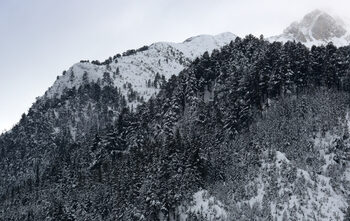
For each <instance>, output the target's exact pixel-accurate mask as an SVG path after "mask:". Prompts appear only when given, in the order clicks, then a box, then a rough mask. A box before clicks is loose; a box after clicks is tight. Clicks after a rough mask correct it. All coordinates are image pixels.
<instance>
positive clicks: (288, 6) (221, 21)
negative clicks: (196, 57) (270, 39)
mask: <svg viewBox="0 0 350 221" xmlns="http://www.w3.org/2000/svg"><path fill="white" fill-rule="evenodd" d="M349 6H350V2H349V1H346V0H332V1H329V0H327V1H325V0H293V1H290V0H289V1H287V0H241V1H238V0H215V1H214V0H138V1H136V0H0V132H1V131H3V130H4V129H10V128H11V127H12V126H13V125H14V124H15V123H16V122H17V121H18V120H19V119H20V116H21V114H22V113H24V112H26V111H27V110H28V108H29V107H30V106H31V104H32V103H33V102H34V101H35V98H36V97H38V96H41V95H43V94H44V92H45V91H46V90H47V88H48V87H49V86H51V85H52V83H53V82H54V81H55V79H56V76H57V75H60V74H61V73H62V71H63V70H66V69H68V68H69V67H70V66H71V65H72V64H74V63H76V62H78V61H80V60H82V59H89V60H94V59H98V60H102V61H103V60H104V59H106V58H107V57H109V56H113V55H115V54H116V53H121V52H123V51H125V50H127V49H132V48H138V47H140V46H143V45H149V44H151V43H153V42H157V41H174V42H181V41H183V40H185V39H186V38H188V37H191V36H194V35H198V34H219V33H222V32H226V31H229V32H232V33H234V34H237V35H239V36H244V35H246V34H249V33H252V34H255V35H257V36H258V35H260V34H264V35H265V36H271V35H277V34H280V33H281V32H282V31H283V29H284V28H286V27H287V26H288V25H289V24H290V23H291V22H293V21H295V20H299V19H301V18H302V17H303V15H305V14H306V13H308V12H310V11H312V10H314V9H317V8H318V9H322V10H326V11H328V12H330V13H331V14H336V15H338V16H340V17H343V18H345V19H347V17H346V15H347V14H348V13H349V11H350V7H349Z"/></svg>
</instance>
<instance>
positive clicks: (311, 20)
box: [268, 10, 350, 47]
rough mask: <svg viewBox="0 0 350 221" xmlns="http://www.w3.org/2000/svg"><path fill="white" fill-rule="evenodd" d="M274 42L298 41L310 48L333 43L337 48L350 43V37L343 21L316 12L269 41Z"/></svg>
mask: <svg viewBox="0 0 350 221" xmlns="http://www.w3.org/2000/svg"><path fill="white" fill-rule="evenodd" d="M268 40H269V41H270V42H273V41H281V42H287V41H294V40H295V41H297V42H301V43H303V44H305V45H306V46H308V47H311V46H312V45H323V44H327V43H328V42H333V43H334V45H336V46H345V45H348V44H349V43H350V35H349V32H348V30H347V28H346V25H345V23H344V22H343V21H341V20H339V19H335V18H333V17H332V16H330V15H329V14H327V13H326V12H323V11H321V10H315V11H312V12H311V13H309V14H307V15H305V16H304V18H303V19H302V20H301V21H298V22H293V23H292V24H291V25H290V26H289V27H287V28H286V29H285V30H284V32H283V34H281V35H278V36H273V37H270V38H269V39H268Z"/></svg>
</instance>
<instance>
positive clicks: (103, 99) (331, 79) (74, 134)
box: [0, 35, 350, 220]
mask: <svg viewBox="0 0 350 221" xmlns="http://www.w3.org/2000/svg"><path fill="white" fill-rule="evenodd" d="M146 49H147V48H141V49H139V50H146ZM129 53H136V52H135V51H132V52H129ZM123 56H127V55H124V54H123ZM349 56H350V47H343V48H336V47H335V46H334V45H332V44H328V45H327V46H320V47H312V48H311V49H308V48H306V47H305V46H304V45H302V44H300V43H295V42H287V43H286V44H281V43H278V42H274V43H269V42H267V41H264V40H263V39H262V38H260V39H258V38H255V37H254V36H251V35H249V36H247V37H246V38H244V39H240V38H237V39H236V40H235V41H234V42H231V43H230V44H229V45H227V46H224V47H223V48H222V49H221V50H220V51H219V50H214V51H213V52H212V53H211V54H209V53H208V52H206V53H204V54H203V56H201V57H200V58H198V59H196V60H195V61H194V62H193V63H192V64H191V66H190V67H189V68H188V69H186V70H184V71H182V72H181V73H180V75H179V76H173V77H172V78H170V79H169V81H168V82H167V83H165V79H164V78H162V77H161V73H159V74H157V75H156V78H155V79H154V81H153V82H149V84H150V85H152V86H155V87H160V88H162V90H161V92H160V93H159V94H158V95H157V96H156V97H153V98H151V99H150V100H149V101H148V102H147V103H145V104H143V105H141V106H139V107H138V108H137V110H135V111H132V110H130V109H129V108H128V107H127V106H126V98H125V97H124V96H123V95H122V94H121V93H120V91H119V90H118V88H116V87H114V86H113V84H112V83H111V79H110V78H111V76H109V73H105V74H104V77H103V79H102V82H95V83H89V81H86V83H84V84H83V85H82V86H81V87H80V88H78V89H76V88H73V89H69V90H66V91H64V93H63V95H62V96H61V97H60V98H55V99H45V100H39V101H37V102H36V103H35V104H34V105H33V107H32V108H31V110H30V111H29V113H28V114H27V115H24V116H23V117H22V119H21V121H20V122H19V124H18V125H16V126H15V127H14V128H13V129H12V131H11V132H8V133H5V134H3V135H2V136H1V137H0V168H1V170H0V171H1V173H0V175H1V176H2V177H3V178H2V179H1V180H0V194H1V195H0V197H1V198H0V199H1V201H0V217H4V218H3V219H4V220H6V219H17V220H44V219H48V220H84V219H85V220H86V219H87V220H113V219H117V220H158V219H159V217H166V219H168V220H170V219H171V218H172V219H175V220H177V219H179V217H178V216H179V212H178V209H179V206H184V205H185V204H186V202H189V200H190V199H191V196H192V194H193V193H194V192H196V191H198V190H199V189H201V188H205V189H211V190H212V191H213V192H215V193H217V195H219V196H220V195H221V199H222V200H223V201H229V199H228V198H227V197H228V196H235V197H234V198H235V199H236V201H237V202H238V201H244V200H246V199H248V196H250V195H249V192H247V191H246V190H245V184H246V183H248V182H249V181H251V180H253V179H254V178H255V177H256V176H257V171H259V169H261V168H262V163H263V162H269V160H270V161H271V159H273V154H272V150H278V151H281V152H284V153H286V156H287V157H288V159H290V160H293V161H295V162H296V163H298V165H300V167H301V168H304V169H305V170H307V171H310V172H311V171H316V169H314V168H319V167H320V165H322V162H320V161H319V160H317V156H316V155H313V154H314V153H315V151H314V149H313V146H312V145H311V144H310V143H309V142H308V139H309V136H316V134H317V132H319V129H320V128H322V130H323V131H324V132H326V131H327V130H330V129H332V128H333V127H336V125H337V124H338V119H337V118H336V117H335V116H339V117H342V118H343V119H344V118H345V108H346V107H347V106H348V101H347V96H346V95H347V93H348V92H349V90H350V72H349V70H350V67H349V65H350V64H349V61H350V59H349ZM110 60H113V59H112V58H111V59H110ZM108 62H109V61H108ZM108 62H107V63H106V64H105V65H108ZM147 84H148V83H147ZM125 87H128V86H127V85H125ZM318 90H320V91H322V92H317V91H318ZM339 97H342V98H339ZM321 98H322V99H321ZM345 98H346V99H345ZM128 99H140V100H142V98H137V95H135V94H133V91H132V90H130V96H128ZM320 99H321V100H320ZM325 101H327V102H325ZM342 105H343V107H342ZM322 107H324V109H321V110H319V108H322ZM332 113H333V114H334V113H337V114H338V115H332ZM330 116H332V117H330ZM274 118H276V119H277V120H276V119H274ZM326 119H327V120H326ZM306 120H308V121H306ZM325 121H327V122H325ZM342 133H343V132H342ZM344 134H346V133H345V132H344ZM272 135H274V136H272ZM287 135H290V136H287ZM282 138H283V139H282ZM347 139H348V138H344V139H340V140H339V141H338V142H339V145H338V146H337V148H335V149H334V150H332V151H333V152H334V153H337V156H338V157H341V156H343V155H344V154H345V153H348V152H347V151H348V150H347V149H346V148H342V145H343V144H344V142H347ZM343 146H344V145H343ZM269 153H270V154H269ZM342 160H344V159H339V162H340V165H341V162H343V161H342ZM310 168H311V169H310ZM336 169H337V168H335V169H334V168H333V170H336ZM338 169H341V170H344V167H343V166H339V168H338ZM271 174H273V172H271ZM286 179H287V178H286ZM289 179H293V178H291V177H289ZM334 179H335V181H334V183H336V182H337V181H336V177H334ZM266 182H268V183H270V184H271V190H270V193H271V194H270V197H271V198H270V199H269V198H267V199H264V200H267V201H272V200H274V199H276V198H278V197H277V195H276V191H275V189H274V188H272V187H273V183H274V180H273V176H272V178H271V180H268V181H266ZM291 182H294V180H292V181H291ZM220 190H221V191H220ZM223 191H224V193H225V194H226V193H229V194H226V197H224V195H225V194H224V193H223ZM230 209H231V210H230V211H231V212H232V214H235V215H236V216H238V217H244V216H245V217H248V218H247V220H249V217H250V218H252V215H251V214H260V215H261V216H260V218H261V217H265V218H268V217H269V216H270V215H271V214H268V212H266V211H265V210H264V209H261V210H259V212H257V211H258V209H256V208H255V210H253V209H252V208H249V209H245V210H243V211H250V213H251V214H250V215H249V214H248V213H249V212H247V214H242V211H240V210H239V209H237V208H230ZM16 211H17V212H16ZM254 211H255V213H254ZM287 215H288V214H286V215H285V216H287ZM197 218H198V219H199V218H200V217H199V216H195V215H194V216H193V219H194V220H195V219H197ZM0 220H2V218H0Z"/></svg>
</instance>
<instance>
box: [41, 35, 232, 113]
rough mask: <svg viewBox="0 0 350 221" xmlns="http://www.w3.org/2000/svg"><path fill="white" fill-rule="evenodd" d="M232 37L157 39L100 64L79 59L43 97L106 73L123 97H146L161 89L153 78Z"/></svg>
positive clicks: (173, 72) (166, 76) (57, 94)
mask: <svg viewBox="0 0 350 221" xmlns="http://www.w3.org/2000/svg"><path fill="white" fill-rule="evenodd" d="M235 38H236V36H235V35H234V34H232V33H229V32H226V33H222V34H219V35H215V36H211V35H199V36H195V37H191V38H189V39H187V40H185V41H184V42H182V43H172V42H158V43H154V44H152V45H150V46H149V47H148V46H146V47H142V48H140V49H138V50H129V51H127V52H125V53H123V55H117V56H114V58H112V59H110V60H109V61H107V62H104V63H102V64H101V63H96V62H92V63H90V62H86V61H82V62H79V63H77V64H74V65H73V66H72V67H71V68H69V69H68V71H66V72H64V74H63V75H62V76H59V77H58V79H57V80H56V82H55V83H54V84H53V86H52V87H50V88H49V90H48V91H47V92H46V94H45V96H44V97H47V98H53V97H60V96H61V94H62V92H63V91H64V90H65V89H70V88H73V87H76V88H78V87H79V86H80V85H81V84H82V83H83V81H84V80H85V81H86V80H88V81H89V82H91V81H94V82H97V81H101V82H102V79H103V76H104V75H105V76H106V73H108V74H107V75H109V76H110V78H111V79H112V82H113V84H114V86H116V87H118V88H120V90H121V93H122V94H123V95H125V97H126V98H128V95H129V94H130V93H131V92H133V93H136V94H137V97H138V98H141V100H144V101H147V100H148V99H149V98H150V97H151V96H152V95H154V94H155V93H157V92H158V91H159V89H160V86H159V84H158V85H157V82H155V81H157V80H161V79H163V80H167V79H169V78H170V77H171V76H172V75H176V74H178V73H180V72H181V71H182V70H183V69H184V68H186V67H188V66H189V65H190V63H191V62H192V61H193V60H194V59H195V58H196V57H199V56H200V55H202V54H203V53H204V52H206V51H208V52H209V53H211V52H212V51H213V50H214V49H220V48H221V47H222V46H224V45H226V44H228V43H230V42H231V41H232V40H234V39H235ZM157 73H158V74H159V75H158V76H157ZM84 74H85V76H84ZM163 76H164V77H163ZM156 78H159V79H156ZM137 100H140V99H137ZM137 100H133V101H131V102H130V101H129V105H130V106H132V105H133V106H136V105H137V103H138V102H139V101H137Z"/></svg>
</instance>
